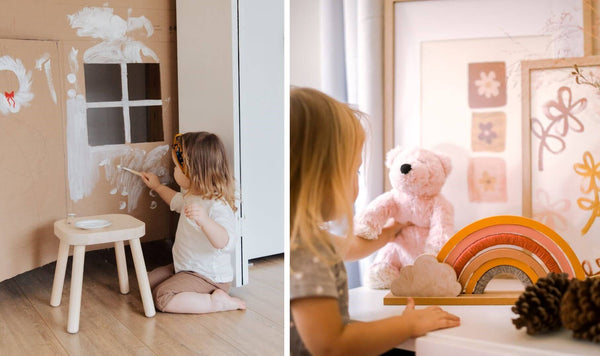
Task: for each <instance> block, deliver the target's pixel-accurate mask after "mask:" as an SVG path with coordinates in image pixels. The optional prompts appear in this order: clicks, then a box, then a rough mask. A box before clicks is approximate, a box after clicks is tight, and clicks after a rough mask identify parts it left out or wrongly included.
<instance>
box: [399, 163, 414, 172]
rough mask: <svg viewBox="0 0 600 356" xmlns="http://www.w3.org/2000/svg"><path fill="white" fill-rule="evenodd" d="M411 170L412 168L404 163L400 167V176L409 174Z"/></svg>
mask: <svg viewBox="0 0 600 356" xmlns="http://www.w3.org/2000/svg"><path fill="white" fill-rule="evenodd" d="M411 169H412V166H411V165H410V164H408V163H404V164H403V165H401V166H400V172H402V174H408V172H410V170H411Z"/></svg>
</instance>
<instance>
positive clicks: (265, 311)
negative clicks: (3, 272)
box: [0, 242, 284, 356]
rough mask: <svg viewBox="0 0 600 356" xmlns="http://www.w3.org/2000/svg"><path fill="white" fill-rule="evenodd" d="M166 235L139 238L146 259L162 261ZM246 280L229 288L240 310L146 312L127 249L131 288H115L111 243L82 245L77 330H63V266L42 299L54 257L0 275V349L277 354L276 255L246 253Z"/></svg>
mask: <svg viewBox="0 0 600 356" xmlns="http://www.w3.org/2000/svg"><path fill="white" fill-rule="evenodd" d="M166 244H167V242H152V243H150V244H146V245H143V246H142V248H143V249H144V255H145V260H146V265H147V267H148V269H149V270H150V269H153V268H155V267H158V266H160V265H164V264H167V263H170V260H169V259H170V253H169V252H167V253H165V251H169V249H168V247H169V246H166ZM253 262H254V263H253V265H252V266H250V268H249V275H250V283H249V284H248V285H245V286H243V287H240V288H233V289H232V291H231V294H232V295H234V296H237V297H239V298H242V299H244V300H245V301H246V303H247V305H248V309H247V310H246V311H230V312H222V313H213V314H204V315H176V314H166V313H160V312H158V313H157V314H156V316H155V317H153V318H146V317H145V316H144V311H143V307H142V303H141V299H140V294H139V289H138V287H137V279H136V277H135V271H134V269H133V262H132V260H131V254H130V253H129V251H127V263H128V267H129V283H130V289H131V292H129V294H127V295H122V294H120V293H119V282H118V277H117V269H116V264H115V258H114V253H113V250H100V251H93V252H88V253H86V259H85V268H84V276H83V295H82V300H81V321H80V327H79V333H78V334H74V335H71V334H69V333H67V331H66V325H67V313H68V303H69V286H70V277H69V276H70V266H71V258H69V264H68V268H67V278H66V280H65V287H64V290H63V295H62V302H61V305H60V306H59V307H56V308H53V307H51V306H50V304H49V302H50V291H51V288H52V278H53V275H54V267H55V265H54V263H51V264H49V265H46V266H43V267H40V268H38V269H35V270H33V271H30V272H27V273H24V274H21V275H19V276H16V277H14V278H11V279H9V280H6V281H4V282H2V283H0V355H19V356H22V355H36V356H41V355H169V356H175V355H199V354H200V355H241V354H243V355H281V354H283V352H284V350H283V343H284V341H283V337H284V331H283V330H284V329H283V305H284V304H283V303H284V301H283V298H284V297H283V257H282V256H275V257H268V258H264V259H259V260H255V261H253Z"/></svg>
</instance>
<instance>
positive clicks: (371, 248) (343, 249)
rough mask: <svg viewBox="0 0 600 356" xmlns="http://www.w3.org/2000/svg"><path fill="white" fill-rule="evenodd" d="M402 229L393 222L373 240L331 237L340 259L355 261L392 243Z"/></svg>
mask: <svg viewBox="0 0 600 356" xmlns="http://www.w3.org/2000/svg"><path fill="white" fill-rule="evenodd" d="M390 221H391V220H390ZM402 227H403V225H401V224H399V223H397V222H395V221H394V222H393V223H391V222H388V223H387V224H386V225H385V227H384V228H383V229H382V230H381V235H379V237H378V238H377V239H374V240H367V239H364V238H362V237H358V236H355V235H352V236H350V237H348V238H344V237H340V236H334V235H332V236H333V240H334V242H335V243H336V245H337V246H339V248H338V249H337V250H338V251H339V253H340V254H341V255H342V259H343V260H344V261H356V260H360V259H361V258H365V257H367V256H369V255H370V254H372V253H373V252H375V251H377V250H378V249H380V248H382V247H383V246H385V244H387V243H388V242H391V241H393V240H394V238H395V237H396V235H397V234H398V233H399V232H400V230H401V229H402Z"/></svg>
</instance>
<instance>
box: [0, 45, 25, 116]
mask: <svg viewBox="0 0 600 356" xmlns="http://www.w3.org/2000/svg"><path fill="white" fill-rule="evenodd" d="M2 70H8V71H11V72H13V73H15V75H16V76H17V79H18V80H19V90H18V91H16V92H15V91H14V90H12V91H10V92H8V91H4V90H2V91H0V112H1V113H2V114H4V115H8V114H9V113H17V112H19V111H20V110H21V107H22V106H27V105H29V103H30V102H31V100H32V99H33V93H32V92H31V71H29V72H28V71H27V70H26V69H25V67H24V66H23V63H22V62H21V60H20V59H13V58H11V57H10V56H3V57H0V71H2ZM0 89H2V88H0Z"/></svg>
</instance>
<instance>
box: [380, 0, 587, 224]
mask: <svg viewBox="0 0 600 356" xmlns="http://www.w3.org/2000/svg"><path fill="white" fill-rule="evenodd" d="M589 1H590V0H572V1H569V2H564V3H560V4H558V5H556V8H553V9H551V10H548V9H544V11H546V12H544V13H542V11H540V12H539V14H538V15H534V16H532V17H527V16H522V18H523V21H522V22H523V23H520V22H519V21H517V24H516V25H515V24H513V21H509V20H508V19H510V18H511V16H512V15H513V13H511V12H510V11H515V13H518V12H521V13H532V12H533V10H535V9H537V8H540V6H541V2H540V0H531V1H525V2H519V3H517V2H512V3H510V4H506V6H505V7H506V8H511V10H506V9H500V8H498V7H497V4H495V3H493V2H491V3H490V2H477V3H462V2H461V4H459V5H461V6H464V7H465V8H463V9H462V10H461V9H454V10H452V11H445V12H444V10H443V9H444V7H443V6H442V5H445V6H446V8H448V7H449V6H453V5H452V4H451V5H448V4H449V3H451V1H444V2H443V3H442V2H440V1H435V0H429V1H424V0H386V1H385V3H384V138H383V139H384V142H383V144H384V152H387V151H389V150H390V149H392V148H393V147H394V146H395V145H396V143H400V144H402V145H409V146H413V145H419V146H423V147H425V148H433V149H438V150H440V151H441V152H450V153H451V156H452V155H460V158H461V160H460V161H459V160H457V159H456V158H455V157H451V158H452V160H453V166H454V167H453V173H452V174H451V176H450V177H449V180H448V181H447V182H446V186H445V188H444V191H443V192H444V194H445V195H446V197H447V198H448V199H450V200H451V201H452V202H453V203H454V204H457V205H460V206H463V203H464V202H467V203H468V204H470V205H469V206H470V207H471V208H472V209H471V210H469V209H467V210H465V211H464V212H463V214H462V216H459V215H460V214H458V215H457V216H456V218H455V228H456V229H459V228H461V227H462V226H465V225H466V224H468V223H469V222H471V221H472V220H473V219H478V218H483V217H485V216H491V215H507V214H508V215H519V214H522V206H521V196H520V194H521V192H522V188H521V186H520V185H521V177H520V174H521V171H522V168H521V162H520V160H521V155H522V153H521V152H520V147H518V146H520V143H521V138H519V135H520V134H521V122H520V120H521V118H520V115H521V107H520V105H521V98H520V95H521V92H520V83H521V79H520V73H521V71H520V69H519V67H520V61H521V60H523V59H538V58H560V57H561V56H567V57H580V56H582V55H584V53H586V52H589V51H591V50H592V47H593V46H592V35H591V31H590V30H589V28H590V27H591V22H592V18H593V17H592V5H591V4H590V3H589ZM521 3H524V4H525V5H520V4H521ZM486 4H491V5H486ZM574 4H576V5H577V6H576V7H574ZM579 4H581V7H579ZM475 5H476V6H475ZM513 5H514V6H513ZM398 6H406V7H403V8H398ZM489 6H493V7H492V8H490V7H489ZM569 6H570V7H569ZM467 8H468V9H471V8H472V9H474V10H473V11H471V12H469V11H467V10H468V9H467ZM572 8H573V9H574V10H572V11H573V12H572V13H573V14H576V15H577V16H571V18H572V19H573V20H571V21H570V22H560V23H558V22H556V21H559V20H558V19H559V18H560V17H561V16H558V15H556V13H558V14H560V15H563V14H564V13H566V11H571V10H570V9H572ZM483 9H489V11H487V12H486V15H481V16H480V14H482V13H483V12H484V11H483ZM496 10H502V11H504V12H503V13H502V14H500V15H497V11H496ZM559 10H560V11H559ZM475 11H476V12H475ZM488 13H489V14H488ZM423 14H427V15H428V16H429V17H433V18H434V19H442V18H443V19H444V20H443V21H440V24H439V26H438V27H439V30H438V28H435V25H436V24H437V23H436V22H434V21H430V20H428V19H427V17H426V16H424V15H423ZM463 14H466V15H463ZM579 15H581V17H578V16H579ZM443 16H445V18H444V17H443ZM461 16H464V17H465V18H464V19H462V20H461ZM494 16H497V17H498V18H499V20H498V23H494V25H493V26H490V29H489V30H488V29H487V27H486V25H487V23H488V22H487V21H489V20H490V19H492V18H494ZM469 17H478V18H479V17H481V18H479V19H478V20H477V21H479V22H477V24H476V25H477V26H475V25H473V28H472V29H471V27H470V26H464V27H461V25H460V23H461V22H468V21H463V20H466V19H469ZM564 17H568V16H564ZM549 19H550V20H552V21H548V20H549ZM428 21H429V22H428ZM553 21H554V22H553ZM547 22H552V23H553V25H552V26H554V27H552V26H551V27H548V28H546V27H544V26H546V23H547ZM452 23H456V26H450V25H451V24H452ZM490 23H491V22H490ZM498 24H501V26H504V27H501V26H500V25H498ZM455 27H456V28H458V29H456V28H455ZM492 27H493V28H492ZM513 27H514V29H513ZM540 27H543V30H541V29H540ZM582 27H584V28H586V29H585V30H584V31H581V32H577V31H575V30H579V29H581V28H582ZM431 28H433V29H432V30H429V29H431ZM482 28H485V30H484V31H481V29H482ZM499 28H501V31H500V30H498V29H499ZM422 29H425V30H422ZM565 34H567V36H571V37H576V41H566V38H565V37H564V36H565ZM542 37H544V38H545V39H542ZM536 38H537V42H536ZM513 39H516V41H513V42H520V41H521V40H523V43H526V46H530V44H535V47H531V46H530V47H526V48H527V50H526V51H523V52H522V53H523V54H522V55H521V54H515V53H513V54H511V56H512V57H511V58H510V59H509V58H498V61H500V62H501V61H505V62H506V73H507V74H506V78H507V84H506V87H508V89H507V90H508V91H507V93H508V94H506V95H508V98H509V99H508V102H507V104H504V106H500V107H499V108H498V109H499V111H505V112H506V116H504V117H494V120H500V122H505V123H506V124H504V131H503V132H504V133H503V134H502V135H504V136H503V137H506V142H505V143H503V145H504V146H503V147H506V150H504V149H503V148H502V151H501V149H500V148H494V149H491V150H486V149H485V148H478V149H474V148H473V147H475V146H474V144H473V143H471V146H469V141H465V140H464V139H463V140H462V141H461V145H462V146H461V147H460V149H462V152H461V151H459V150H455V151H454V152H451V150H450V151H448V150H446V147H444V146H443V145H437V143H436V142H438V141H435V140H433V139H431V135H430V133H431V132H430V131H431V130H429V129H428V128H431V127H436V128H437V126H433V125H431V122H430V120H426V119H427V117H434V116H432V115H431V114H432V113H431V112H430V111H429V112H428V113H426V112H425V108H429V106H426V105H427V104H426V102H425V101H424V100H425V99H426V97H427V95H426V94H427V93H430V92H431V91H429V92H428V91H427V87H426V85H425V86H424V84H427V83H428V82H427V81H426V80H425V74H427V72H424V71H425V70H426V69H425V67H424V65H425V64H424V58H425V57H424V51H425V48H426V45H427V46H428V45H431V44H433V43H435V42H440V43H459V42H461V41H462V42H468V41H473V42H477V41H479V43H480V44H481V43H485V42H486V41H488V40H494V41H501V40H504V41H505V42H509V41H508V40H513ZM525 39H527V41H526V40H525ZM540 41H547V43H551V44H552V48H551V49H550V50H548V51H547V52H542V51H540V50H539V48H541V46H539V45H538V44H539V43H540ZM536 43H538V44H536ZM480 44H478V45H477V46H480ZM397 46H401V47H397ZM461 46H462V44H461ZM463 47H464V46H463ZM429 48H431V47H429ZM477 48H479V47H477ZM512 48H513V49H514V48H515V46H514V45H512ZM534 48H535V49H534ZM544 48H545V47H544ZM455 52H457V53H463V52H460V51H455ZM506 52H508V50H506ZM448 53H450V52H448ZM473 53H474V54H475V55H474V56H472V57H469V58H468V59H467V61H466V63H468V64H469V65H470V64H471V63H473V64H478V63H482V62H496V60H495V59H494V58H485V59H483V58H478V57H481V56H480V55H478V54H477V53H486V52H481V51H480V52H476V51H474V52H473ZM439 57H440V62H441V63H446V62H448V58H447V57H446V56H439ZM465 58H467V57H465ZM434 61H435V59H434ZM430 67H431V66H430ZM465 68H466V67H465ZM509 68H510V73H511V75H510V76H509V75H508V73H509ZM452 70H453V69H451V68H448V72H451V71H452ZM461 70H463V69H462V67H461ZM464 77H465V78H464V79H462V82H464V83H462V82H461V83H460V85H464V84H465V83H467V80H466V79H467V75H466V74H465V75H464ZM400 78H401V79H400ZM400 80H402V81H400ZM509 80H510V83H508V81H509ZM469 82H470V81H469ZM429 83H431V81H429ZM453 83H454V82H453ZM436 90H437V91H438V92H441V91H440V90H439V88H437V89H436ZM453 90H457V93H458V94H456V95H454V96H456V97H457V98H456V100H457V101H461V100H462V101H464V100H466V99H467V98H468V97H469V95H468V91H467V90H466V89H463V88H458V89H456V88H455V89H453ZM461 90H462V91H461ZM462 101H461V102H462ZM461 105H463V107H464V108H466V109H464V108H463V109H461V111H452V110H448V117H449V118H451V120H460V125H462V126H461V127H463V128H464V129H463V128H461V129H460V130H463V131H461V135H462V134H463V133H464V132H466V131H465V130H469V132H471V135H472V132H475V131H473V130H474V129H473V127H474V126H471V122H472V125H475V123H476V122H480V121H479V120H481V118H480V117H478V118H475V117H474V116H475V114H481V113H486V111H489V109H488V108H483V109H475V110H471V111H469V112H468V116H466V110H468V109H469V106H466V104H461ZM477 110H479V112H477ZM500 114H502V113H500ZM467 120H469V126H468V127H469V128H466V127H467V126H465V125H464V124H465V123H466V122H467ZM502 120H503V121H502ZM457 123H458V122H457ZM397 125H400V126H397ZM509 126H510V127H509ZM457 130H458V129H457ZM440 131H442V132H446V131H444V128H443V127H442V129H440ZM451 135H452V134H451V133H449V134H448V136H449V137H450V136H451ZM511 140H512V141H515V142H510V141H511ZM439 142H443V143H447V142H452V140H449V141H446V140H444V141H439ZM446 146H448V145H446ZM454 146H455V148H456V147H457V146H456V145H454ZM463 146H464V147H463ZM451 148H452V147H451ZM475 151H478V152H475ZM486 152H491V155H487V156H492V158H493V159H496V160H497V161H498V162H497V163H499V164H501V165H495V166H497V167H499V168H498V169H497V172H494V173H493V174H497V175H498V176H497V177H496V176H494V179H496V182H498V187H499V188H498V194H497V196H483V195H481V194H479V193H480V192H479V193H478V192H476V191H475V190H476V189H475V188H474V187H476V186H477V184H479V183H477V182H479V180H477V179H475V178H473V177H479V175H480V174H481V173H482V170H484V168H485V167H484V166H486V165H485V164H483V163H485V162H483V161H485V159H486V157H484V155H485V154H486ZM478 156H479V157H478ZM463 158H465V159H463ZM471 158H473V159H471ZM466 161H468V162H466ZM457 162H458V164H457ZM490 164H491V163H490ZM490 164H487V166H489V165H490ZM382 169H383V170H384V171H386V168H385V167H382ZM463 176H465V177H466V178H463ZM384 177H385V178H384V179H385V181H384V184H385V189H386V190H388V189H390V188H391V186H390V183H389V179H388V177H387V174H385V175H384ZM453 179H454V180H455V181H452V180H453ZM457 181H460V185H459V184H456V183H457ZM479 190H480V191H481V190H482V189H479ZM458 192H463V193H460V194H462V195H460V194H459V193H458ZM466 192H468V193H469V194H468V195H467V193H466ZM481 203H484V204H481ZM479 207H484V209H479ZM472 210H475V211H477V213H476V214H475V215H473V214H471V213H470V211H472Z"/></svg>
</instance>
